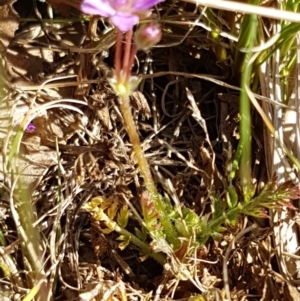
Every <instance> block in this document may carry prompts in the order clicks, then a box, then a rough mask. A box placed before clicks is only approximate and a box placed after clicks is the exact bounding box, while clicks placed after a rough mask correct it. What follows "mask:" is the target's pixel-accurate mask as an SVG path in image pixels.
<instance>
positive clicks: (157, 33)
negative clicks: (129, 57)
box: [134, 23, 162, 50]
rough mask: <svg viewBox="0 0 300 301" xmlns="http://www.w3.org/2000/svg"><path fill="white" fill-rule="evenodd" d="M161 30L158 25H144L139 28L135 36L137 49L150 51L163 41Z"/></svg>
mask: <svg viewBox="0 0 300 301" xmlns="http://www.w3.org/2000/svg"><path fill="white" fill-rule="evenodd" d="M161 36H162V34H161V28H160V25H159V24H158V23H150V24H144V25H142V26H141V27H139V28H138V30H137V31H136V33H135V35H134V42H135V44H136V47H137V49H143V50H146V49H149V48H150V47H152V46H153V45H155V44H157V43H158V42H159V41H160V39H161Z"/></svg>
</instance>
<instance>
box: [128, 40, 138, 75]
mask: <svg viewBox="0 0 300 301" xmlns="http://www.w3.org/2000/svg"><path fill="white" fill-rule="evenodd" d="M136 53H137V48H136V47H135V45H133V46H132V48H131V53H130V59H129V66H130V70H129V72H128V73H127V74H126V75H127V78H126V81H127V80H129V76H130V74H131V69H132V66H133V63H134V58H135V55H136Z"/></svg>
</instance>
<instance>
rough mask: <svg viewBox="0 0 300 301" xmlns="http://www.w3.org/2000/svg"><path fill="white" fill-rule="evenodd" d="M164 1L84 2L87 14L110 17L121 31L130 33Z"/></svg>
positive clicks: (100, 0) (82, 8)
mask: <svg viewBox="0 0 300 301" xmlns="http://www.w3.org/2000/svg"><path fill="white" fill-rule="evenodd" d="M162 1H164V0H83V1H82V3H81V10H82V11H83V13H85V14H89V15H100V16H102V17H108V18H109V20H110V22H111V23H112V24H113V25H115V26H116V27H117V28H118V29H119V30H121V31H128V30H130V29H132V27H133V26H134V25H136V24H138V23H139V21H140V17H141V16H142V17H147V16H149V14H150V13H149V12H148V10H149V9H150V8H151V7H153V6H154V5H156V4H158V3H159V2H162Z"/></svg>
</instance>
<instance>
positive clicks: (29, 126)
mask: <svg viewBox="0 0 300 301" xmlns="http://www.w3.org/2000/svg"><path fill="white" fill-rule="evenodd" d="M34 130H35V126H34V125H33V124H32V123H29V124H28V125H27V128H26V132H29V133H32V132H33V131H34Z"/></svg>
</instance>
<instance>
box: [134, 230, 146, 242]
mask: <svg viewBox="0 0 300 301" xmlns="http://www.w3.org/2000/svg"><path fill="white" fill-rule="evenodd" d="M134 231H135V235H136V236H137V237H138V238H139V239H140V240H141V241H146V239H147V232H146V229H145V227H142V231H140V229H138V228H134Z"/></svg>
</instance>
